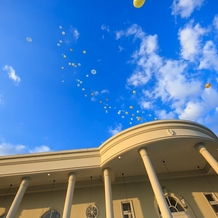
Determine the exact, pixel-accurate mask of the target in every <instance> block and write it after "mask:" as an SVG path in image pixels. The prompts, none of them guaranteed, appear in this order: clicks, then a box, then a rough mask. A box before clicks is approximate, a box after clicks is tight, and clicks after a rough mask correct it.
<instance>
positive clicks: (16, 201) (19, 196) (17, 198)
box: [6, 178, 29, 218]
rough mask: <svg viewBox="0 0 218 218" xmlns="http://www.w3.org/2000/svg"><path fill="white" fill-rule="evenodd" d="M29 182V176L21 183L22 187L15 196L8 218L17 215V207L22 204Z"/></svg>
mask: <svg viewBox="0 0 218 218" xmlns="http://www.w3.org/2000/svg"><path fill="white" fill-rule="evenodd" d="M28 184H29V178H23V179H22V182H21V184H20V188H19V189H18V191H17V194H16V196H15V198H14V201H13V202H12V205H11V207H10V209H9V211H8V214H7V216H6V218H14V217H15V213H16V212H17V209H18V207H19V206H20V202H21V200H22V198H23V196H24V193H25V191H26V189H27V187H28Z"/></svg>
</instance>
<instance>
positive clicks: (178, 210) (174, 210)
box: [158, 195, 190, 218]
mask: <svg viewBox="0 0 218 218" xmlns="http://www.w3.org/2000/svg"><path fill="white" fill-rule="evenodd" d="M165 198H166V202H167V205H168V208H169V210H170V212H171V214H172V217H175V218H179V217H180V218H185V217H186V218H188V217H190V216H189V213H188V211H187V208H188V206H187V205H186V202H185V200H184V199H183V198H182V197H181V198H177V197H174V196H170V195H166V196H165ZM158 212H159V216H160V217H161V218H162V215H161V212H160V208H159V207H158Z"/></svg>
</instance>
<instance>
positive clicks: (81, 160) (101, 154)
mask: <svg viewBox="0 0 218 218" xmlns="http://www.w3.org/2000/svg"><path fill="white" fill-rule="evenodd" d="M217 147H218V140H217V137H216V136H215V135H214V133H213V132H211V131H210V130H209V129H207V128H205V127H203V126H201V125H199V124H196V123H193V122H189V121H156V122H152V123H147V124H142V125H138V126H135V127H133V128H130V129H127V130H125V131H123V132H121V133H119V134H117V135H115V136H113V137H112V138H110V139H109V140H107V141H106V142H105V143H103V144H102V145H101V146H100V147H99V148H95V149H82V150H76V151H64V152H50V153H44V154H43V153H42V154H30V155H19V156H13V157H11V158H10V157H7V158H5V157H2V159H1V160H0V164H1V169H2V171H1V172H0V178H1V181H2V183H1V187H2V188H4V187H7V186H8V184H11V183H12V182H13V187H19V186H20V188H19V189H18V191H15V193H14V194H15V197H14V200H13V202H11V204H10V207H8V208H7V218H14V215H15V214H16V212H17V211H18V210H19V208H20V206H21V203H22V198H23V197H25V195H26V194H27V195H28V193H35V191H34V190H36V187H39V186H40V185H42V184H43V187H47V186H48V187H49V185H50V184H51V183H52V181H53V180H54V179H55V180H56V184H55V188H54V191H55V190H58V187H59V189H60V190H63V197H62V198H61V199H62V200H61V199H60V201H61V202H62V205H63V206H60V209H59V210H60V214H62V217H63V218H68V217H69V218H70V217H74V215H73V214H77V215H78V213H80V212H78V211H77V210H76V209H74V208H73V207H74V205H75V204H76V203H75V202H78V203H77V204H79V201H78V195H77V194H75V191H76V192H77V190H78V189H80V188H82V187H83V188H87V190H88V187H89V186H90V176H92V178H93V181H94V186H95V187H96V189H98V188H97V187H101V186H102V187H103V189H101V190H102V191H103V196H104V199H102V200H101V201H99V204H101V203H104V209H101V216H102V217H106V218H114V217H117V216H118V215H117V210H118V208H117V207H116V206H115V205H116V204H115V203H114V202H116V199H117V196H116V193H115V195H114V190H116V189H115V186H117V185H121V186H122V174H123V173H124V174H125V177H126V179H127V183H129V184H133V183H134V184H135V183H140V184H141V183H143V184H145V186H146V184H147V182H149V184H150V189H151V190H152V192H153V196H154V197H153V199H154V198H155V199H156V201H157V204H158V206H159V208H160V211H161V214H162V217H163V218H171V217H172V214H171V212H170V210H169V207H168V204H167V202H166V199H165V195H164V193H163V188H162V186H163V183H164V181H165V180H166V179H170V178H171V177H172V178H173V179H174V178H175V179H179V178H189V177H190V176H192V177H199V176H202V172H200V171H199V170H198V169H197V167H199V168H200V169H201V170H203V172H204V173H205V174H207V175H208V176H210V175H214V174H215V172H216V173H217V172H218V168H217V166H218V164H217V161H216V160H218V152H217ZM163 160H164V161H165V162H166V164H167V166H168V168H169V170H170V175H169V172H167V171H166V168H165V167H164V164H163ZM6 163H7V164H6ZM210 166H211V167H210ZM20 181H21V182H20ZM50 186H51V185H50ZM27 187H28V188H27ZM142 187H143V186H142ZM14 190H15V189H14ZM38 190H39V189H38ZM40 192H43V189H42V190H41V191H40ZM141 192H142V193H144V195H146V192H145V190H144V189H143V188H142V190H141ZM3 193H4V192H3ZM3 193H2V194H1V196H2V197H4V194H3ZM84 194H86V193H84ZM138 194H139V193H138ZM92 195H93V196H95V195H97V193H92ZM122 195H124V191H122V192H121V193H120V196H122ZM75 196H76V197H75ZM131 197H132V196H130V197H128V196H127V198H131ZM93 198H94V197H93ZM88 199H90V197H87V204H90V203H91V202H89V200H88ZM124 199H125V197H124ZM123 201H124V200H123ZM132 201H133V200H132ZM97 202H98V201H97ZM102 211H104V215H103V214H102V213H103V212H102ZM144 213H146V212H144ZM119 216H120V215H119ZM21 217H22V216H21ZM154 217H155V216H154Z"/></svg>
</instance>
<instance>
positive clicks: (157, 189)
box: [139, 148, 172, 218]
mask: <svg viewBox="0 0 218 218" xmlns="http://www.w3.org/2000/svg"><path fill="white" fill-rule="evenodd" d="M139 153H140V155H141V158H142V160H143V162H144V165H145V169H146V171H147V174H148V178H149V180H150V183H151V186H152V189H153V192H154V194H155V197H156V199H157V203H158V206H159V208H160V211H161V214H162V217H163V218H172V215H171V212H170V210H169V208H168V205H167V202H166V199H165V196H164V193H163V190H162V188H161V186H160V183H159V181H158V179H157V175H156V173H155V171H154V168H153V166H152V164H151V161H150V158H149V156H148V153H147V150H146V149H145V148H141V149H140V150H139Z"/></svg>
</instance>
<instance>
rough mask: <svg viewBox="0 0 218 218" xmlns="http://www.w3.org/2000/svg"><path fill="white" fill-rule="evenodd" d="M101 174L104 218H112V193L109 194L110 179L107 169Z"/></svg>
mask: <svg viewBox="0 0 218 218" xmlns="http://www.w3.org/2000/svg"><path fill="white" fill-rule="evenodd" d="M103 174H104V190H105V207H106V218H114V211H113V199H112V192H111V178H110V171H109V169H104V170H103Z"/></svg>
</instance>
